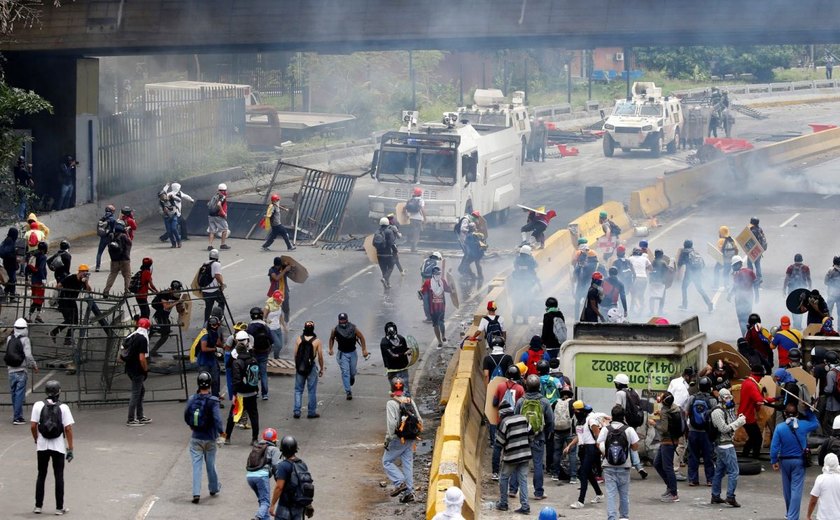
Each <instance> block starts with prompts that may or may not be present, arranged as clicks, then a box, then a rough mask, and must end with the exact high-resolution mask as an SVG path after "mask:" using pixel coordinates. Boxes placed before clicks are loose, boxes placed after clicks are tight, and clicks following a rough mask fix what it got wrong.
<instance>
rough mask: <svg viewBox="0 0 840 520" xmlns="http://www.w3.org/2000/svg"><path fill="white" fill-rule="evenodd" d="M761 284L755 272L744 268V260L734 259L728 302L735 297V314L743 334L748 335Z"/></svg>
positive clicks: (727, 296)
mask: <svg viewBox="0 0 840 520" xmlns="http://www.w3.org/2000/svg"><path fill="white" fill-rule="evenodd" d="M760 283H761V282H760V281H759V280H758V277H756V274H755V272H754V271H753V270H752V269H748V268H746V267H744V260H743V259H742V258H741V257H740V256H738V255H735V256H733V257H732V287H730V289H729V293H727V295H726V301H731V300H732V297H733V296H734V297H735V314H736V315H737V316H738V324H739V325H740V326H741V333H742V334H746V333H747V328H748V327H747V320H748V319H749V316H750V314H751V313H752V307H753V303H754V302H755V294H756V292H758V289H756V287H758V284H760Z"/></svg>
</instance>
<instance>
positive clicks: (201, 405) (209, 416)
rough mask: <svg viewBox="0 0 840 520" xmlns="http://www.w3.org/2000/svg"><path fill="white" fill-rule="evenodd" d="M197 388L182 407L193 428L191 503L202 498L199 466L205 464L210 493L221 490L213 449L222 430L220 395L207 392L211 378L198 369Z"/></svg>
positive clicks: (188, 422)
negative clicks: (216, 395)
mask: <svg viewBox="0 0 840 520" xmlns="http://www.w3.org/2000/svg"><path fill="white" fill-rule="evenodd" d="M196 381H197V384H198V391H197V392H196V393H195V394H193V395H191V396H190V398H189V400H188V401H187V406H186V407H184V421H185V422H186V423H187V425H188V426H189V427H190V430H192V435H191V437H190V447H189V449H190V458H191V460H192V503H193V504H198V501H199V500H200V499H201V467H202V465H203V466H206V468H207V481H208V482H207V484H208V487H209V489H210V496H215V495H216V494H218V493H219V491H221V490H222V485H221V483H219V477H218V475H217V474H216V451H217V450H218V446H220V442H217V438H218V437H219V436H220V435H221V434H222V417H221V414H220V413H219V398H218V397H215V396H213V395H212V394H211V393H210V387H211V385H212V381H213V378H212V377H211V376H210V373H209V372H200V373H199V374H198V377H197V378H196Z"/></svg>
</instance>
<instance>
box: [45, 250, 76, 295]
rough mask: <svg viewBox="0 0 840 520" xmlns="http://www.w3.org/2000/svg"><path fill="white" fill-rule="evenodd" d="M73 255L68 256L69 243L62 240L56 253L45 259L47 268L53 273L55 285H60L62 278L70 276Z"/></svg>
mask: <svg viewBox="0 0 840 520" xmlns="http://www.w3.org/2000/svg"><path fill="white" fill-rule="evenodd" d="M72 262H73V255H72V254H70V242H68V241H66V240H62V241H61V242H59V244H58V252H57V253H55V254H54V255H52V256H50V257H49V258H47V268H48V269H49V270H50V271H52V272H53V276H55V282H56V284H60V283H61V281H62V280H64V277H65V276H67V275H68V274H70V266H71V264H72Z"/></svg>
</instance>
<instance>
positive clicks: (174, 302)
mask: <svg viewBox="0 0 840 520" xmlns="http://www.w3.org/2000/svg"><path fill="white" fill-rule="evenodd" d="M183 288H184V286H183V284H181V282H179V281H178V280H172V282H170V283H169V288H168V289H165V290H163V291H158V292H157V294H155V297H154V298H153V299H152V309H154V311H155V312H154V314H153V315H152V317H153V318H154V319H155V325H156V326H155V327H154V330H155V331H156V332H158V333H159V334H160V337H159V338H158V340H157V342H155V344H154V346H153V347H152V350H151V352H149V356H151V357H158V356H160V354H158V350H160V347H162V346H163V344H164V343H166V340H168V339H169V336H170V335H171V334H172V321H171V319H170V314H171V312H172V308H173V307H175V308H176V310H177V306H178V302H180V301H181V295H180V292H181V290H183ZM179 321H180V320H179ZM183 326H184V327H185V328H186V327H189V323H184V325H183Z"/></svg>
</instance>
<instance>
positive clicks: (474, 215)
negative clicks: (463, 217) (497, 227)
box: [470, 210, 481, 218]
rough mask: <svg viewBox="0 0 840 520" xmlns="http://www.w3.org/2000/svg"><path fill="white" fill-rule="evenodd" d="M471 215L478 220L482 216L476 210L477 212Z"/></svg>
mask: <svg viewBox="0 0 840 520" xmlns="http://www.w3.org/2000/svg"><path fill="white" fill-rule="evenodd" d="M470 215H472V216H473V217H475V218H478V217H480V216H481V213H479V212H478V210H475V211H473V212H472V213H470Z"/></svg>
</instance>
